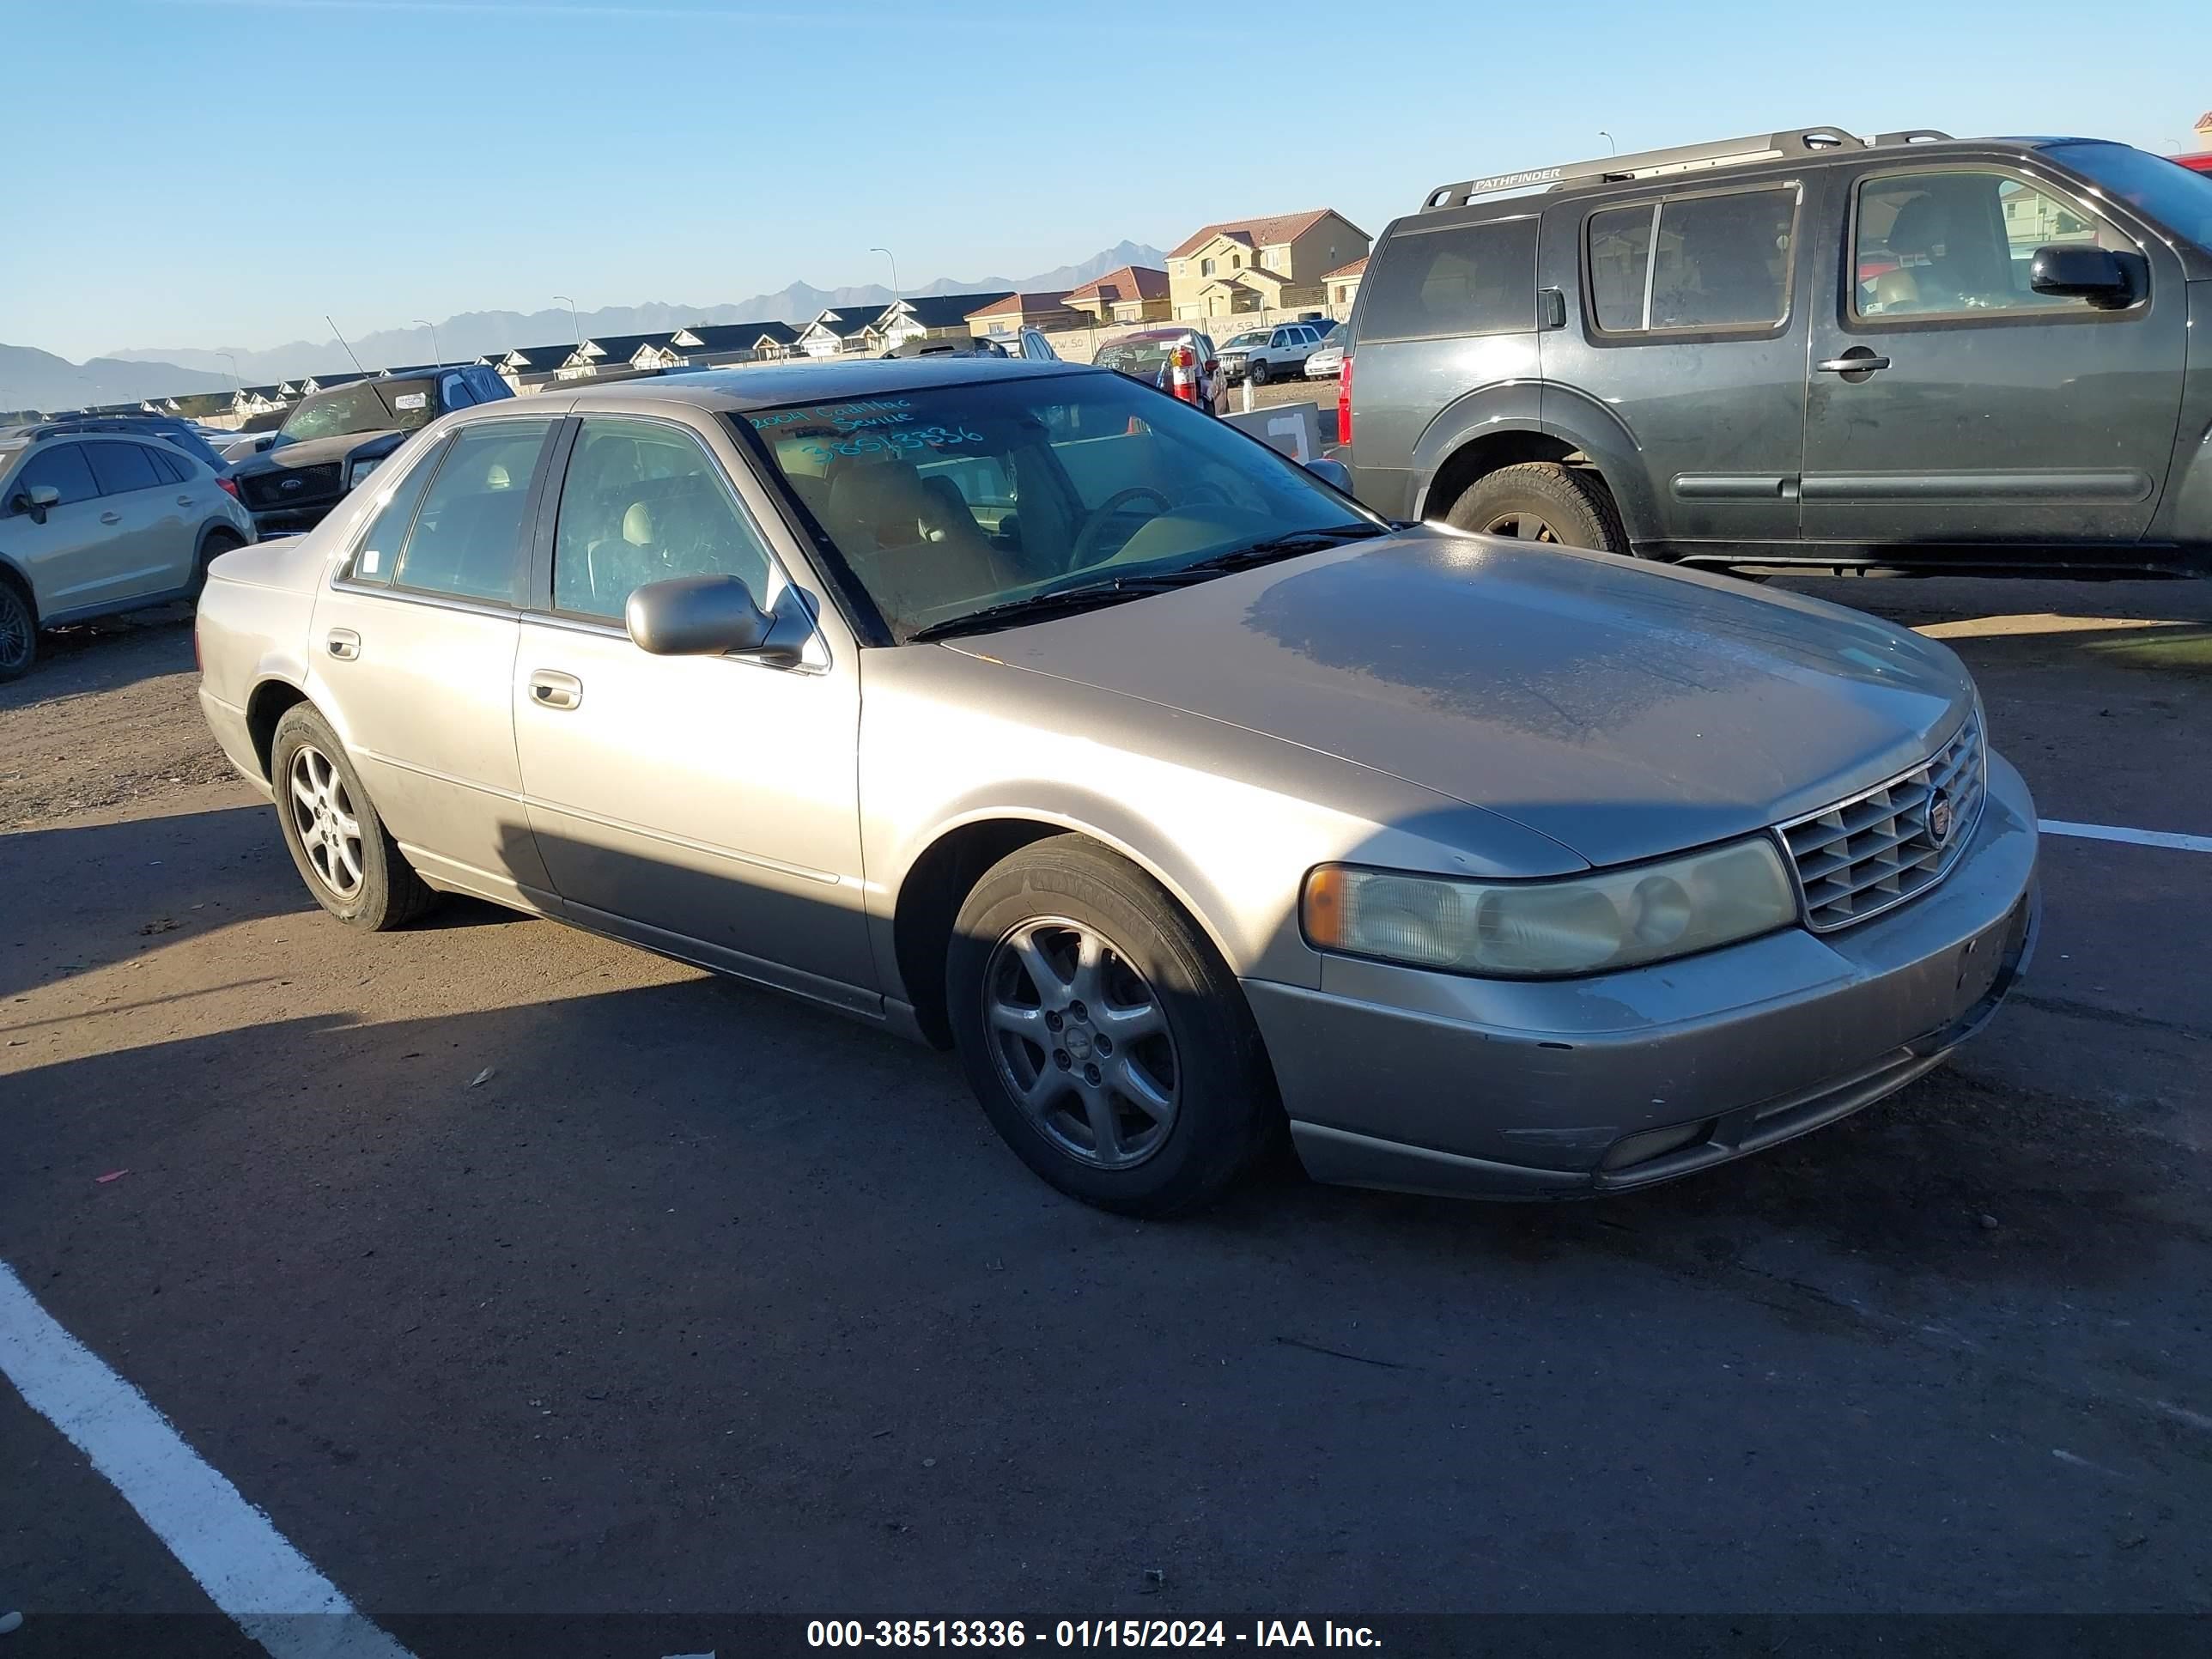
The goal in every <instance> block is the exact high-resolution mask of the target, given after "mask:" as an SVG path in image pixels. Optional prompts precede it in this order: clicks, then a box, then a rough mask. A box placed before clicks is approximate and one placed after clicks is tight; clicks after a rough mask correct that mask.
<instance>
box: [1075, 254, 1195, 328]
mask: <svg viewBox="0 0 2212 1659" xmlns="http://www.w3.org/2000/svg"><path fill="white" fill-rule="evenodd" d="M1067 304H1068V307H1069V308H1070V309H1071V310H1074V311H1080V312H1082V313H1085V315H1086V316H1088V317H1090V318H1091V320H1092V321H1094V322H1100V323H1156V322H1164V321H1165V320H1166V319H1167V316H1168V308H1169V306H1170V300H1169V297H1168V274H1167V272H1165V271H1164V270H1155V269H1154V268H1153V267H1152V266H1151V265H1123V266H1121V268H1120V269H1119V270H1109V271H1108V272H1106V274H1105V275H1103V276H1094V277H1092V278H1091V280H1090V281H1089V282H1087V283H1084V285H1083V286H1082V287H1081V288H1077V289H1069V290H1068V293H1067Z"/></svg>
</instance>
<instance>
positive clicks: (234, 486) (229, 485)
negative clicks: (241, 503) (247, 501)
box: [216, 478, 241, 501]
mask: <svg viewBox="0 0 2212 1659" xmlns="http://www.w3.org/2000/svg"><path fill="white" fill-rule="evenodd" d="M216 483H217V484H218V485H219V486H221V488H222V492H223V494H225V495H228V496H229V497H230V498H231V499H232V500H233V501H237V500H240V499H241V498H240V495H239V493H238V480H237V479H235V478H217V479H216Z"/></svg>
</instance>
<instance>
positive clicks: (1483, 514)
mask: <svg viewBox="0 0 2212 1659" xmlns="http://www.w3.org/2000/svg"><path fill="white" fill-rule="evenodd" d="M1444 522H1445V523H1446V524H1448V525H1449V526H1452V528H1453V529H1455V530H1472V531H1474V532H1476V533H1477V534H1479V535H1485V536H1504V537H1507V538H1512V539H1517V540H1520V541H1524V542H1541V543H1546V544H1550V545H1552V546H1555V547H1586V548H1589V549H1591V550H1595V551H1596V552H1600V553H1626V552H1628V551H1629V545H1628V532H1627V531H1626V528H1625V527H1624V526H1622V524H1621V522H1620V511H1619V509H1617V508H1616V507H1614V506H1613V498H1612V497H1611V496H1610V495H1607V493H1606V489H1605V486H1604V485H1603V484H1601V483H1598V482H1597V481H1596V480H1595V478H1593V477H1589V476H1588V475H1587V474H1585V473H1583V472H1580V471H1576V470H1575V469H1574V468H1572V467H1568V466H1562V465H1559V463H1558V462H1556V461H1528V462H1524V463H1523V464H1522V465H1519V466H1506V467H1500V468H1499V469H1498V471H1495V472H1492V473H1488V474H1486V475H1485V476H1484V477H1480V478H1478V479H1476V480H1475V481H1474V483H1472V484H1470V485H1469V486H1468V489H1467V490H1466V492H1465V493H1464V494H1463V495H1461V496H1460V498H1459V499H1458V500H1457V501H1454V502H1453V503H1452V504H1451V509H1450V511H1449V512H1448V513H1445V514H1444Z"/></svg>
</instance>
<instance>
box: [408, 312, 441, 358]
mask: <svg viewBox="0 0 2212 1659" xmlns="http://www.w3.org/2000/svg"><path fill="white" fill-rule="evenodd" d="M415 320H416V322H418V323H420V324H422V326H423V327H425V328H427V329H428V330H429V331H430V356H431V357H432V358H433V359H435V366H436V367H437V368H444V367H445V366H446V354H445V353H444V352H442V351H441V350H439V349H438V325H437V324H435V323H434V322H432V321H431V320H430V319H428V317H417V318H416V319H415Z"/></svg>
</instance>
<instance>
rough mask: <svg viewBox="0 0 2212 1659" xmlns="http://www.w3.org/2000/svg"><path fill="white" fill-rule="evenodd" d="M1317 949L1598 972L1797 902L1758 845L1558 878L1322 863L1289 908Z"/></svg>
mask: <svg viewBox="0 0 2212 1659" xmlns="http://www.w3.org/2000/svg"><path fill="white" fill-rule="evenodd" d="M1299 914H1300V916H1301V919H1302V920H1303V921H1304V926H1305V934H1306V939H1307V940H1308V942H1309V943H1310V944H1311V945H1313V946H1314V947H1315V948H1316V950H1322V951H1344V952H1346V953H1348V954H1350V955H1352V956H1362V957H1380V958H1382V959H1383V961H1385V962H1396V963H1405V964H1406V965H1407V966H1408V967H1413V968H1436V969H1443V971H1445V972H1447V973H1454V974H1480V975H1484V976H1486V977H1489V978H1497V979H1544V978H1549V977H1553V976H1555V975H1562V974H1601V973H1608V972H1611V971H1613V969H1620V968H1633V967H1635V966H1637V965H1638V963H1646V962H1657V961H1659V960H1661V959H1662V958H1663V957H1681V956H1687V955H1689V954H1690V953H1691V952H1692V951H1710V950H1711V949H1712V948H1713V947H1714V946H1715V945H1729V944H1733V943H1734V942H1735V940H1737V939H1749V938H1751V937H1752V936H1753V935H1754V934H1757V933H1771V932H1772V931H1773V930H1774V929H1775V928H1777V927H1788V926H1789V925H1790V923H1792V922H1794V921H1796V920H1797V898H1796V893H1795V892H1794V891H1792V890H1791V888H1790V874H1789V872H1788V871H1787V870H1785V869H1784V868H1783V865H1782V855H1781V854H1779V853H1778V852H1777V851H1776V850H1775V848H1774V843H1773V842H1771V840H1769V839H1768V838H1766V837H1765V836H1756V837H1754V838H1753V839H1751V840H1749V841H1739V842H1731V843H1729V845H1728V846H1725V847H1716V848H1711V849H1710V850H1708V851H1706V852H1703V853H1691V854H1686V855H1685V856H1683V857H1681V858H1677V859H1668V860H1666V861H1665V862H1663V863H1660V864H1640V865H1637V866H1632V867H1631V868H1628V869H1624V870H1597V871H1593V872H1591V873H1590V874H1589V875H1586V876H1575V877H1571V878H1567V879H1565V880H1559V881H1515V882H1495V881H1460V880H1457V879H1455V878H1452V877H1449V876H1422V875H1410V874H1401V873H1399V872H1395V871H1391V870H1364V869H1361V868H1360V867H1359V866H1357V865H1350V864H1324V865H1322V866H1319V867H1318V868H1317V869H1316V870H1314V871H1313V872H1311V873H1310V874H1309V875H1308V876H1307V877H1306V884H1305V892H1304V896H1303V898H1302V900H1301V902H1300V905H1299Z"/></svg>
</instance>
